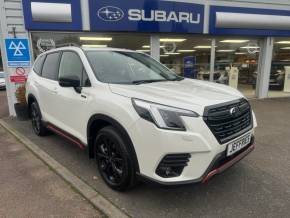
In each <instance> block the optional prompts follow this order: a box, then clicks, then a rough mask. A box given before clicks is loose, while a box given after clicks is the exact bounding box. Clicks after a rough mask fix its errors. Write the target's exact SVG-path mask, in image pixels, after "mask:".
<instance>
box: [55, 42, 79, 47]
mask: <svg viewBox="0 0 290 218" xmlns="http://www.w3.org/2000/svg"><path fill="white" fill-rule="evenodd" d="M67 46H75V47H80V45H79V44H76V43H71V42H70V43H63V44H58V45H55V48H61V47H67Z"/></svg>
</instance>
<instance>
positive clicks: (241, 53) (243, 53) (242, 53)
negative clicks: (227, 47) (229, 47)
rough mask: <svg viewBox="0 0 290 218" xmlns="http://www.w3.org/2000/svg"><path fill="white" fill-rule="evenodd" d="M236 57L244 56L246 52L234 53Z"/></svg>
mask: <svg viewBox="0 0 290 218" xmlns="http://www.w3.org/2000/svg"><path fill="white" fill-rule="evenodd" d="M235 54H236V55H246V54H247V53H246V52H235Z"/></svg>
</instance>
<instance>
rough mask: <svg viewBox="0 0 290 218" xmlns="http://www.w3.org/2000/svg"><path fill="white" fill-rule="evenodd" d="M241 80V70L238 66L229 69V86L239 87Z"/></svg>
mask: <svg viewBox="0 0 290 218" xmlns="http://www.w3.org/2000/svg"><path fill="white" fill-rule="evenodd" d="M238 81H239V70H238V68H237V67H231V69H230V71H229V86H231V87H233V88H235V89H237V88H238Z"/></svg>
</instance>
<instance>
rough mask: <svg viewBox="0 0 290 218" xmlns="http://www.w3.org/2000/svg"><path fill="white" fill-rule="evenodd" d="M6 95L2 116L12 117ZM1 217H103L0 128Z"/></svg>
mask: <svg viewBox="0 0 290 218" xmlns="http://www.w3.org/2000/svg"><path fill="white" fill-rule="evenodd" d="M3 93H4V94H3ZM3 93H2V92H1V93H0V94H1V97H2V98H0V99H1V106H0V114H1V116H2V115H7V114H8V111H7V108H6V109H5V107H7V103H6V99H5V98H6V94H5V92H3ZM3 97H5V98H3ZM0 217H3V218H4V217H103V215H102V214H101V213H100V212H98V211H97V210H96V209H95V208H93V206H92V205H91V204H89V203H88V202H87V201H86V199H84V198H83V197H82V196H81V195H80V194H78V193H76V192H75V190H73V189H72V188H71V187H70V186H69V185H68V184H67V183H66V182H65V181H64V180H63V179H62V178H61V177H59V176H58V175H56V173H55V172H53V171H52V170H51V169H50V168H49V167H48V166H47V165H45V164H44V163H43V162H42V161H41V160H40V159H38V158H37V157H36V156H35V155H33V154H32V153H31V152H30V151H29V150H28V149H27V148H26V147H25V146H24V145H23V144H22V143H21V142H19V141H18V140H17V139H16V138H15V137H13V136H12V135H11V134H9V133H8V132H7V131H6V130H5V129H4V128H3V127H2V126H0Z"/></svg>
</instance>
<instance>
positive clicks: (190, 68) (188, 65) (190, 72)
mask: <svg viewBox="0 0 290 218" xmlns="http://www.w3.org/2000/svg"><path fill="white" fill-rule="evenodd" d="M195 64H196V57H194V56H186V57H184V58H183V76H184V77H188V78H196V72H195Z"/></svg>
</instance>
